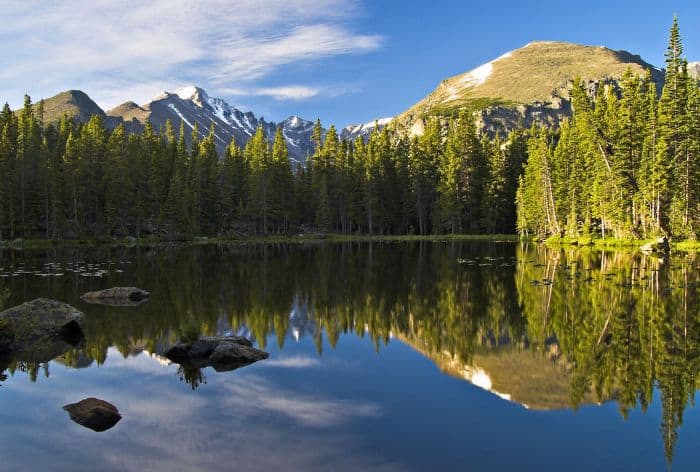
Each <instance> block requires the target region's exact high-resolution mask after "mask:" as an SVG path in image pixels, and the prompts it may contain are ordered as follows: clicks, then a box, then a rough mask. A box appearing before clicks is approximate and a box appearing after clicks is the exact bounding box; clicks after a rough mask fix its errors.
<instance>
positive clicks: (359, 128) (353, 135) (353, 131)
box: [340, 117, 394, 141]
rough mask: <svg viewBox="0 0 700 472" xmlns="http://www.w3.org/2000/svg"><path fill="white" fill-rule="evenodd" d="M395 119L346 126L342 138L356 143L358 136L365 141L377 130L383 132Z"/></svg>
mask: <svg viewBox="0 0 700 472" xmlns="http://www.w3.org/2000/svg"><path fill="white" fill-rule="evenodd" d="M393 119H394V118H393V117H388V118H379V119H377V120H374V121H370V122H368V123H364V124H361V125H350V126H346V127H345V128H343V129H342V131H341V132H340V138H341V139H346V140H348V141H354V140H355V139H357V137H358V136H362V137H363V138H364V139H365V140H366V139H368V138H369V136H370V135H371V134H372V133H373V132H374V130H375V129H377V130H379V131H381V130H382V129H383V128H384V127H385V126H386V125H388V124H389V123H390V122H391V120H393Z"/></svg>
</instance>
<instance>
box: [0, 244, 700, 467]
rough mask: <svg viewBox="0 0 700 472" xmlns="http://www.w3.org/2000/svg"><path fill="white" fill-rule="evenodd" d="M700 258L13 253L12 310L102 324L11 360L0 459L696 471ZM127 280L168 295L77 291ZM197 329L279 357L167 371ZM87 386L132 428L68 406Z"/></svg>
mask: <svg viewBox="0 0 700 472" xmlns="http://www.w3.org/2000/svg"><path fill="white" fill-rule="evenodd" d="M699 266H700V257H697V256H686V255H673V256H672V257H671V258H670V259H669V260H665V261H664V260H659V259H657V258H654V257H644V256H642V255H634V254H629V253H610V252H608V253H602V252H588V251H585V250H566V251H559V250H550V249H545V248H544V247H541V246H532V245H531V246H529V247H527V246H524V245H521V244H514V243H472V242H465V243H453V242H450V243H422V244H419V243H415V244H413V243H411V244H408V243H401V244H398V243H396V244H373V245H369V244H318V245H313V244H312V245H280V246H244V247H240V246H239V247H226V246H203V247H179V248H177V247H158V248H154V249H144V248H140V249H139V248H131V249H90V250H85V249H62V250H57V251H50V252H44V251H39V252H34V251H24V252H2V253H0V297H1V298H0V300H2V303H1V304H2V305H4V307H6V308H7V307H10V306H14V305H16V304H19V303H21V302H24V301H27V300H30V299H33V298H35V297H38V296H47V297H52V298H56V299H59V300H62V301H66V302H68V303H71V304H73V305H74V306H76V307H78V308H79V309H80V310H82V311H84V312H85V313H86V315H87V320H86V322H85V326H84V331H85V338H86V345H85V347H84V348H82V349H77V350H72V351H69V352H68V353H66V354H65V355H63V356H61V357H59V358H56V359H54V360H52V361H51V362H49V363H36V362H31V361H26V360H23V359H11V360H9V361H5V364H8V362H9V365H6V366H5V365H1V366H0V369H3V368H4V376H3V378H0V384H1V386H0V469H2V470H70V471H77V470H173V471H175V470H183V471H189V470H233V469H237V470H277V469H284V470H440V469H443V470H521V471H522V470H538V471H541V470H582V471H589V470H635V471H636V470H667V469H668V468H669V467H670V468H672V469H673V470H679V471H680V470H698V468H699V467H700V449H699V448H698V444H700V414H699V412H698V409H697V408H693V405H692V402H693V399H694V397H695V391H696V389H697V386H698V372H700V349H699V347H700V316H699V305H698V282H700V278H699V277H698V274H699V270H698V267H699ZM116 285H135V286H138V287H142V288H145V289H148V290H150V291H151V292H152V298H151V300H150V301H149V302H147V303H145V304H143V305H140V306H138V307H135V308H134V307H132V308H114V307H102V306H96V305H88V304H86V303H84V302H82V301H81V300H80V298H79V297H80V295H81V294H82V293H83V292H85V291H88V290H95V289H99V288H106V287H111V286H116ZM193 323H194V324H196V325H198V326H199V327H201V330H202V332H203V333H207V334H214V333H227V332H233V333H238V334H244V335H246V336H249V337H251V338H253V339H254V340H255V342H256V345H257V346H259V347H262V348H264V349H265V350H267V351H268V352H270V358H269V359H268V360H266V361H261V362H258V363H256V364H253V365H251V366H248V367H244V368H241V369H238V370H235V371H233V372H225V373H217V372H215V371H214V370H212V369H204V370H202V371H194V372H193V371H191V370H187V371H182V370H181V369H179V366H178V365H173V364H167V363H166V362H165V359H164V358H162V357H160V356H158V354H157V353H158V352H162V351H163V349H164V348H166V347H167V346H169V345H171V344H172V343H174V342H175V341H176V340H177V336H178V334H177V333H178V330H179V329H181V328H182V327H184V326H187V325H191V324H193ZM4 377H6V378H4ZM91 396H94V397H98V398H102V399H104V400H107V401H109V402H111V403H113V404H114V405H116V406H117V407H118V408H119V410H120V412H121V414H122V416H123V419H122V420H121V421H120V422H119V423H118V424H117V425H116V426H115V427H114V428H112V429H110V430H108V431H106V432H102V433H96V432H93V431H91V430H89V429H86V428H83V427H81V426H79V425H78V424H76V423H74V422H72V421H71V420H70V419H69V417H68V415H67V414H66V412H65V411H63V410H62V408H61V407H62V406H63V405H65V404H67V403H72V402H76V401H79V400H81V399H83V398H85V397H91Z"/></svg>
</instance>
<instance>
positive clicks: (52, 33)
mask: <svg viewBox="0 0 700 472" xmlns="http://www.w3.org/2000/svg"><path fill="white" fill-rule="evenodd" d="M360 10H361V9H360V4H359V0H266V1H265V2H260V1H259V0H237V1H235V2H234V1H229V0H206V1H200V2H191V1H188V0H155V1H151V2H142V1H136V0H123V1H118V2H117V1H108V0H96V1H93V2H84V1H80V0H63V1H60V2H59V1H50V2H47V1H43V0H26V1H21V2H20V1H17V2H11V3H10V4H9V5H3V20H4V21H3V28H2V29H0V42H1V43H2V44H3V54H2V55H0V82H2V83H3V92H4V93H7V94H9V96H7V97H0V98H7V99H9V100H11V101H13V102H15V101H21V96H22V95H23V94H24V92H26V91H29V92H31V93H32V94H33V95H37V96H46V95H48V94H50V93H56V92H58V91H60V90H64V89H67V88H82V89H86V90H89V93H91V96H93V97H94V98H95V99H96V100H97V101H98V102H99V103H100V104H101V105H103V106H105V107H110V106H113V105H116V104H117V103H119V102H121V101H123V100H125V99H127V98H130V99H133V100H135V101H137V102H143V101H146V100H147V99H148V98H150V97H151V96H153V95H155V94H156V93H157V92H159V91H160V90H161V89H164V88H169V87H171V86H173V84H177V83H197V84H200V85H203V86H205V87H206V88H210V89H211V91H212V92H214V93H216V92H217V91H218V90H225V89H227V88H231V87H241V88H242V89H251V88H252V85H255V90H256V91H257V94H258V95H267V96H271V97H273V98H276V99H279V100H290V99H291V100H301V99H307V98H311V97H314V96H317V95H319V94H321V93H325V92H327V91H328V90H329V89H330V88H324V87H312V86H306V85H282V86H275V87H264V86H260V85H259V82H260V80H261V79H265V78H268V77H270V76H271V75H274V74H275V73H276V72H279V71H280V70H281V69H282V68H284V67H285V66H287V65H290V64H295V63H299V62H301V61H319V60H322V59H326V58H329V57H334V56H340V55H346V54H356V53H365V52H369V51H374V50H376V49H378V48H379V47H381V45H382V40H383V38H382V37H381V36H378V35H372V34H369V35H368V34H360V33H357V32H355V31H353V29H352V27H351V26H350V24H351V23H352V20H353V19H355V18H357V17H358V16H359V14H360ZM27 84H30V86H31V89H30V90H27V89H26V88H27Z"/></svg>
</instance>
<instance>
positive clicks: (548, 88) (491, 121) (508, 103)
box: [392, 41, 663, 135]
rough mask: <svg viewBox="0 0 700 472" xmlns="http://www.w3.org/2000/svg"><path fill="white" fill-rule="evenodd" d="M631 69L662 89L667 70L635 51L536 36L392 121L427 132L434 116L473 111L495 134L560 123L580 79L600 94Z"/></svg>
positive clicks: (453, 79)
mask: <svg viewBox="0 0 700 472" xmlns="http://www.w3.org/2000/svg"><path fill="white" fill-rule="evenodd" d="M628 69H630V70H631V71H632V72H634V73H636V74H640V75H645V74H647V73H650V74H651V77H652V79H653V80H654V81H655V82H656V83H657V84H658V86H659V89H660V86H661V84H662V83H663V72H662V71H661V70H660V69H658V68H656V67H654V66H652V65H651V64H648V63H647V62H645V61H643V60H642V59H641V57H639V56H635V55H633V54H631V53H629V52H626V51H613V50H611V49H608V48H605V47H602V46H583V45H578V44H571V43H564V42H555V41H536V42H532V43H529V44H527V45H525V46H524V47H522V48H519V49H516V50H514V51H510V52H507V53H505V54H503V55H501V56H500V57H498V58H496V59H494V60H492V61H490V62H487V63H486V64H482V65H480V66H479V67H477V68H475V69H472V70H470V71H469V72H466V73H463V74H460V75H457V76H454V77H451V78H449V79H446V80H444V81H442V82H441V83H440V84H439V85H438V87H437V88H436V89H435V90H434V91H433V92H431V93H430V94H429V95H428V96H427V97H425V98H424V99H423V100H421V101H420V102H418V103H416V104H415V105H413V106H412V107H411V108H409V109H408V110H407V111H405V112H404V113H402V114H401V115H399V116H398V117H396V119H395V120H394V121H393V123H392V126H394V127H396V128H399V129H404V130H407V131H408V132H409V133H410V134H421V133H422V131H423V126H424V124H425V120H426V119H427V118H428V117H431V116H438V117H447V116H451V115H453V114H455V113H457V112H458V111H459V110H468V111H470V112H472V113H473V114H474V115H475V117H476V119H477V122H478V124H479V128H480V129H482V130H485V131H486V132H489V133H490V134H492V135H493V134H495V133H496V132H500V133H501V134H505V133H508V132H509V131H511V130H512V129H514V128H516V127H518V126H524V127H529V126H531V125H532V124H537V125H545V126H551V127H556V126H558V125H559V123H561V121H562V120H563V119H564V118H566V117H568V116H570V115H571V97H570V91H571V89H572V86H573V83H574V80H576V79H577V78H580V79H581V80H582V81H583V82H584V83H585V85H586V87H587V89H588V90H589V93H591V94H594V93H595V92H596V90H597V89H598V87H599V86H600V85H604V84H612V85H615V84H617V82H618V81H619V79H620V78H621V77H622V75H623V74H624V73H625V71H627V70H628Z"/></svg>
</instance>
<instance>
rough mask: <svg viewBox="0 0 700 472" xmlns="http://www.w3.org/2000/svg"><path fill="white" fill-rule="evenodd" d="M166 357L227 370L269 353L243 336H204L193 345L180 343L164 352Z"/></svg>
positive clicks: (190, 364) (175, 360) (181, 362)
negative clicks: (256, 346)
mask: <svg viewBox="0 0 700 472" xmlns="http://www.w3.org/2000/svg"><path fill="white" fill-rule="evenodd" d="M164 355H165V357H167V358H168V359H170V360H171V361H173V362H176V363H178V364H181V365H187V366H192V367H196V368H204V367H214V369H215V370H216V371H219V372H221V371H227V370H233V369H237V368H239V367H243V366H246V365H249V364H252V363H253V362H257V361H260V360H263V359H267V358H268V356H269V354H268V353H267V352H265V351H261V350H260V349H256V348H254V347H253V344H252V343H251V342H250V341H249V340H248V339H246V338H244V337H241V336H215V337H202V338H200V339H198V340H196V341H195V342H193V343H192V344H191V345H188V344H185V343H179V344H176V345H174V346H173V347H171V348H170V349H168V350H167V351H166V352H165V353H164Z"/></svg>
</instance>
